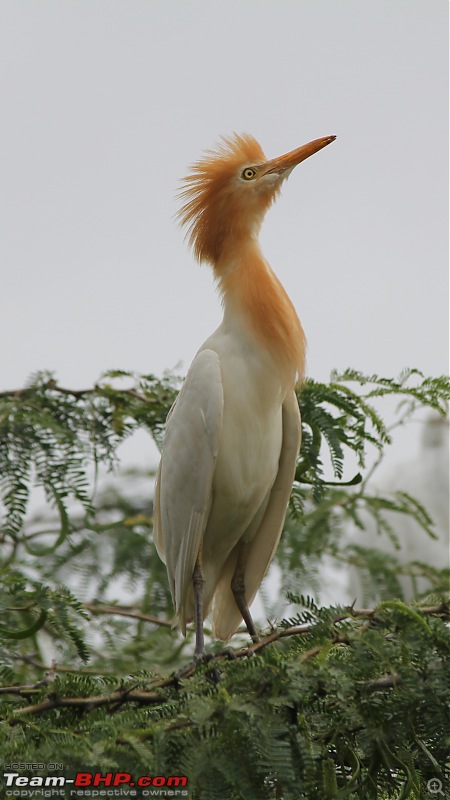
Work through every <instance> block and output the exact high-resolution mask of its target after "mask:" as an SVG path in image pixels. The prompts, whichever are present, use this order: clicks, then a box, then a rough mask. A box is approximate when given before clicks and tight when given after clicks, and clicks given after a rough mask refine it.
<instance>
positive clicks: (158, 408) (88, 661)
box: [0, 370, 450, 800]
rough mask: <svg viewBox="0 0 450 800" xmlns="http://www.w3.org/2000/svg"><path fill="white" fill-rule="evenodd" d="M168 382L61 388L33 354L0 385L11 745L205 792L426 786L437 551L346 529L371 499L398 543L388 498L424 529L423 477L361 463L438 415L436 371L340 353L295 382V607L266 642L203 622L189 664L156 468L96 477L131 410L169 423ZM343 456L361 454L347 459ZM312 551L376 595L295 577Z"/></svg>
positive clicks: (0, 667)
mask: <svg viewBox="0 0 450 800" xmlns="http://www.w3.org/2000/svg"><path fill="white" fill-rule="evenodd" d="M179 385H180V381H179V380H178V379H177V378H175V377H173V376H166V377H164V378H163V380H158V379H156V378H155V377H154V376H151V375H150V376H136V375H134V374H132V373H127V372H123V371H116V372H112V373H108V374H107V375H105V376H103V378H102V379H101V380H100V381H99V383H98V384H97V385H96V386H95V387H93V388H90V389H86V390H78V389H74V390H69V389H66V388H64V387H61V386H59V385H58V383H57V381H56V380H55V378H54V377H53V376H52V375H51V374H49V373H41V374H38V375H36V376H34V377H33V378H32V380H31V381H30V383H29V385H28V386H26V387H25V388H23V389H20V390H17V391H12V392H6V391H5V392H2V393H0V490H1V501H2V504H3V510H4V519H3V525H2V531H1V534H0V547H1V551H0V553H1V563H0V607H1V610H2V613H1V618H0V674H1V677H2V683H3V688H2V687H0V715H1V719H3V720H4V724H3V725H2V726H1V727H0V748H1V752H2V754H3V757H4V760H5V761H6V760H7V761H11V762H13V761H19V762H20V761H23V760H24V757H25V753H26V758H27V760H29V761H38V762H46V761H47V762H53V763H54V762H55V761H56V762H60V761H63V760H64V761H65V762H67V764H68V765H70V773H71V774H72V773H75V772H76V771H77V770H82V771H85V770H88V771H89V770H90V769H92V770H97V771H110V770H114V769H117V770H121V769H124V768H126V770H127V772H130V773H132V774H135V775H138V774H147V775H152V774H153V775H155V774H177V775H187V776H188V777H189V796H191V797H192V798H207V800H212V799H213V798H215V797H217V798H219V797H220V798H230V800H239V798H244V797H245V798H248V797H252V798H253V797H255V798H261V799H262V800H263V798H279V799H280V798H285V800H289V799H290V798H296V799H297V798H302V797H304V798H311V799H314V798H335V797H336V798H344V797H349V798H351V797H355V798H364V799H365V798H388V797H392V798H394V797H405V798H406V797H411V798H422V797H423V798H426V797H428V796H429V795H428V792H427V788H426V784H427V781H428V780H429V779H430V778H439V779H440V780H442V782H443V783H444V779H445V774H444V773H445V768H446V760H447V759H448V734H447V731H448V714H447V710H446V709H447V708H448V707H449V700H450V697H449V686H450V681H449V655H450V636H449V631H448V627H447V625H446V623H447V622H448V621H449V619H450V612H449V607H448V604H447V602H446V600H445V597H444V594H443V593H444V592H445V591H446V587H447V585H448V569H447V570H446V569H445V568H444V569H435V568H434V569H433V568H431V567H429V566H428V565H426V564H410V565H408V564H406V565H405V564H402V565H401V566H400V565H399V564H398V563H397V562H396V559H395V556H393V555H392V553H389V554H387V553H383V552H382V551H381V550H378V549H377V548H376V542H371V546H370V547H364V546H363V545H360V544H355V543H352V544H349V543H348V542H346V541H345V539H344V538H343V535H344V532H345V529H346V526H348V524H349V523H352V524H353V525H354V526H356V527H357V528H359V529H363V528H364V527H365V526H366V524H367V519H368V518H372V519H373V520H375V522H376V524H377V527H378V529H379V530H381V531H384V532H385V533H386V534H387V535H389V536H390V537H391V538H392V539H393V541H394V542H395V539H396V533H395V525H394V524H393V523H392V513H394V514H395V515H407V516H408V517H410V518H412V519H414V520H416V522H417V524H418V525H419V526H420V527H421V529H422V530H423V532H424V535H429V536H433V535H434V527H433V521H432V520H431V519H430V517H429V515H428V512H427V510H426V509H425V508H423V507H422V506H421V504H420V503H419V502H418V501H417V500H416V499H415V498H413V497H410V496H409V495H408V494H405V493H401V492H397V493H389V494H386V495H380V494H379V493H375V492H374V491H373V490H372V488H371V481H370V480H369V478H370V476H371V474H372V473H373V470H374V469H375V468H376V466H377V464H378V463H379V460H380V458H381V457H382V456H383V454H384V452H385V449H386V446H387V445H388V444H389V442H390V439H391V435H392V430H393V427H395V425H400V424H401V425H404V424H406V423H407V422H408V421H409V419H410V418H411V417H412V416H413V415H414V414H415V413H416V412H417V411H418V410H419V409H423V408H432V409H434V410H435V411H438V412H439V413H441V414H442V415H444V414H445V411H446V407H447V403H448V399H449V395H450V387H449V381H448V379H447V378H432V379H430V378H425V377H424V376H423V375H422V374H421V373H420V372H418V371H417V370H409V371H407V372H405V373H403V374H402V375H401V376H400V378H399V379H396V380H394V379H386V378H379V377H377V376H372V377H370V378H368V377H365V376H363V375H361V374H360V373H358V372H356V371H350V370H348V371H347V372H346V373H344V374H343V375H339V376H338V375H333V376H332V379H331V382H330V383H329V384H324V383H319V382H317V381H312V380H308V381H307V382H306V383H305V385H304V386H303V388H302V392H301V394H300V396H299V402H300V406H301V411H302V421H303V442H302V450H301V454H300V458H299V462H298V467H297V473H296V482H295V484H294V489H293V492H292V497H291V504H290V510H289V514H288V518H287V522H286V527H285V533H284V536H283V539H282V543H281V545H280V548H279V551H278V554H277V565H278V568H279V571H280V575H281V581H282V584H283V587H284V588H285V590H287V591H290V595H289V600H290V603H291V605H290V607H289V614H290V615H292V616H291V617H290V618H289V619H285V620H283V621H282V622H281V623H279V624H278V625H275V624H274V625H273V626H272V628H271V629H270V631H269V633H266V635H265V636H263V637H262V639H261V641H260V642H259V643H257V644H253V645H250V646H245V645H246V641H247V640H246V639H245V637H244V638H242V636H240V635H238V636H237V637H236V639H233V642H232V644H233V647H234V651H233V652H234V656H235V658H232V659H229V658H227V657H226V656H225V655H222V654H221V650H220V645H219V644H218V643H212V644H211V645H210V650H211V652H212V653H214V656H213V658H212V660H211V661H210V662H209V663H206V664H204V665H201V666H199V667H197V669H194V668H193V667H191V666H189V665H188V666H187V667H186V663H187V662H188V660H189V657H190V654H191V653H192V649H193V645H192V641H191V635H192V634H191V633H189V634H188V637H187V639H186V640H183V639H181V638H180V636H179V634H178V633H177V632H176V631H173V630H172V629H171V624H170V619H171V614H172V609H171V601H170V595H169V593H168V587H167V580H166V575H165V568H164V565H162V564H161V562H160V561H159V559H158V557H157V556H156V554H155V550H154V548H153V547H151V546H150V545H149V539H151V531H152V506H151V500H150V496H151V490H150V486H151V484H150V480H151V478H150V475H146V474H142V473H141V472H139V471H136V470H130V471H128V473H124V474H122V475H121V476H120V478H119V477H112V478H109V479H108V480H106V479H105V478H102V479H99V474H101V471H102V470H104V469H105V468H106V469H109V470H111V469H113V468H114V470H115V471H116V473H114V472H113V473H112V475H113V476H114V474H117V468H118V464H119V455H118V448H119V447H120V445H121V444H122V443H123V442H124V441H125V440H126V439H127V438H129V437H130V436H131V435H132V434H133V433H134V432H135V431H136V430H138V429H144V430H146V431H147V432H148V433H149V434H150V435H151V436H152V437H153V438H154V439H155V440H156V441H157V442H160V437H161V433H162V431H163V427H164V420H165V417H166V415H167V412H168V410H169V408H170V405H171V404H172V402H173V400H174V398H175V397H176V393H177V389H178V388H179ZM391 397H394V398H396V399H397V400H400V401H401V403H400V406H399V411H398V416H397V417H396V420H395V422H394V424H393V425H391V426H389V428H388V427H387V426H386V423H385V422H384V421H383V419H382V417H381V412H380V410H379V408H380V406H381V405H382V403H383V401H385V399H386V398H391ZM348 464H350V465H351V466H350V469H353V465H355V470H357V472H356V474H353V473H352V472H351V471H350V473H349V474H348V475H345V480H344V470H347V471H348V470H349V467H348V466H347V465H348ZM36 487H37V489H38V491H39V492H40V493H41V496H43V497H45V501H46V506H45V508H44V510H40V511H39V512H38V511H32V510H30V498H32V497H33V492H34V491H36ZM324 555H327V556H328V557H333V558H335V559H336V560H338V561H340V562H347V563H352V564H354V565H356V566H357V567H359V568H360V569H362V570H364V571H365V572H366V573H367V574H368V575H370V576H371V577H372V579H373V581H374V582H375V583H376V587H377V593H378V596H379V597H380V598H382V599H381V601H380V602H378V603H377V604H376V605H375V606H374V607H373V608H371V609H365V610H360V611H358V610H356V609H354V608H345V609H344V608H339V607H329V608H318V607H317V606H316V604H315V602H314V601H313V600H312V599H311V598H306V599H305V598H303V597H301V596H299V594H298V586H299V585H302V581H303V580H304V577H305V574H313V573H314V570H315V569H317V565H318V563H319V561H320V559H321V558H322V557H323V556H324ZM418 571H419V572H420V574H422V575H424V576H425V578H426V580H427V592H426V594H428V597H426V596H424V595H423V594H422V597H417V598H416V601H415V602H413V603H405V602H404V601H403V600H402V599H401V596H402V586H401V585H400V583H399V580H398V577H399V573H400V572H403V573H404V574H411V575H416V574H417V572H418ZM113 592H114V594H113ZM124 593H125V594H126V596H127V597H128V598H129V599H130V601H131V604H130V602H129V603H128V605H127V606H124V605H120V597H121V596H122V597H123V595H124ZM118 601H119V602H118ZM279 608H284V611H285V612H286V601H285V600H283V605H282V606H280V607H279ZM279 608H276V609H274V608H273V607H272V608H271V606H270V604H268V605H267V609H268V610H269V613H270V611H271V610H272V612H275V615H277V614H278V613H279ZM271 616H272V618H273V613H272V614H271ZM55 654H56V656H57V659H58V665H56V664H54V663H52V664H51V663H50V662H51V658H52V657H53V656H54V655H55ZM176 670H178V673H176V672H175V671H176ZM180 670H181V671H180ZM66 777H70V775H69V772H67V773H66Z"/></svg>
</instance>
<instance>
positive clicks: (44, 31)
mask: <svg viewBox="0 0 450 800" xmlns="http://www.w3.org/2000/svg"><path fill="white" fill-rule="evenodd" d="M447 16H448V4H447V2H446V0H432V2H431V1H430V0H396V2H392V0H340V2H336V0H314V1H313V0H284V2H275V0H270V2H269V0H245V2H242V0H226V2H224V1H222V0H216V1H215V2H210V0H189V2H183V0H171V1H170V0H120V1H119V0H89V2H87V1H84V0H72V1H69V0H39V2H24V0H2V2H1V3H0V116H1V119H0V158H1V166H0V173H1V177H0V227H1V234H0V265H1V267H0V269H1V274H2V289H3V291H2V303H1V316H0V336H1V341H2V343H3V347H2V353H3V355H2V359H1V384H2V385H1V387H0V388H1V389H12V388H18V387H20V386H22V385H23V384H24V382H25V380H26V379H27V378H28V376H29V375H30V373H32V372H35V371H36V370H38V369H51V370H54V371H55V372H56V374H57V376H58V380H59V382H60V383H61V384H63V385H66V386H69V387H75V388H80V387H85V386H89V385H91V384H92V383H93V382H94V381H95V380H96V379H97V378H98V376H99V375H100V373H101V372H103V371H104V370H106V369H110V368H116V367H117V368H124V369H133V370H137V371H139V372H143V373H148V372H154V373H156V374H161V373H162V372H163V370H165V369H167V368H174V367H176V366H177V365H180V364H181V366H179V368H178V369H179V371H180V373H184V372H185V371H186V370H187V368H188V366H189V363H190V361H191V360H192V358H193V356H194V354H195V352H196V350H197V348H198V347H199V346H200V344H201V343H202V341H203V340H204V339H205V338H206V337H207V336H208V335H209V334H210V333H211V331H212V330H213V329H214V328H215V327H216V326H217V325H218V324H219V322H220V319H221V309H220V304H219V302H218V299H217V296H216V294H215V290H214V285H213V281H212V277H211V274H210V271H209V269H208V268H207V267H202V268H200V267H198V266H197V265H196V264H195V263H194V260H193V258H192V256H191V254H190V253H189V251H188V249H187V246H186V244H185V243H184V241H183V234H182V233H181V232H180V230H179V229H178V228H177V226H176V224H175V222H174V220H173V215H174V213H175V211H176V208H177V204H176V201H175V199H174V198H175V194H176V190H177V186H178V184H179V179H180V178H181V177H182V176H183V175H185V174H186V171H187V167H188V165H189V164H190V163H192V162H193V161H195V160H196V159H197V158H198V157H199V156H200V154H201V151H202V150H203V149H205V148H207V147H210V146H211V145H213V144H214V143H215V142H216V141H217V139H218V137H219V136H220V135H221V134H229V133H231V132H232V131H237V132H241V131H247V132H249V133H252V134H253V135H254V136H256V138H258V140H259V141H260V142H261V144H262V146H263V149H264V150H265V152H266V154H267V156H268V157H274V156H276V155H280V154H281V153H284V152H286V151H288V150H291V149H293V148H294V147H297V146H299V145H301V144H303V143H305V142H307V141H309V140H310V139H315V138H318V137H320V136H325V135H329V134H336V135H337V137H338V138H337V140H336V142H334V143H333V144H331V145H330V146H329V147H327V148H326V149H325V150H324V151H322V152H320V153H318V154H316V155H315V156H313V157H312V158H311V159H309V160H308V161H307V162H305V163H304V164H302V165H300V166H299V167H298V168H297V169H296V170H295V171H294V172H293V174H292V175H291V177H290V179H289V181H288V183H287V184H285V188H284V190H283V194H282V196H281V197H280V199H279V200H278V202H277V204H276V206H274V207H273V208H272V209H271V210H270V212H269V214H268V217H267V219H266V222H265V225H264V227H263V232H262V236H261V240H262V246H263V250H264V252H265V254H266V256H267V257H268V259H269V261H270V263H271V265H272V266H273V268H274V269H275V271H276V272H277V274H278V275H279V277H280V278H281V280H282V282H283V284H284V285H285V287H286V289H287V290H288V292H289V294H290V296H291V297H292V299H293V301H294V304H295V306H296V308H297V310H298V312H299V315H300V318H301V320H302V323H303V326H304V328H305V331H306V334H307V337H308V342H309V350H308V372H309V374H310V375H311V376H312V377H316V378H319V379H327V378H328V377H329V373H330V371H331V369H333V368H338V369H343V368H345V367H347V366H352V367H355V368H359V369H361V370H362V371H364V372H366V373H372V372H378V373H380V374H382V375H386V376H389V375H397V374H398V373H399V372H400V370H401V369H402V368H403V367H405V366H417V367H419V368H420V369H422V370H423V371H424V372H426V373H427V374H429V375H437V374H441V373H443V372H446V371H447V369H448V314H447V303H448V293H447V284H448V277H447V227H448V203H447V176H448V158H447V148H448V121H447V95H448V79H447V35H448V25H447Z"/></svg>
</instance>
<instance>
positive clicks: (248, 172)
mask: <svg viewBox="0 0 450 800" xmlns="http://www.w3.org/2000/svg"><path fill="white" fill-rule="evenodd" d="M242 177H243V179H244V181H252V180H253V178H255V177H256V169H253V168H252V167H246V168H245V169H244V171H243V173H242Z"/></svg>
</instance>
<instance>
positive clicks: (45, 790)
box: [3, 772, 188, 800]
mask: <svg viewBox="0 0 450 800" xmlns="http://www.w3.org/2000/svg"><path fill="white" fill-rule="evenodd" d="M3 777H4V779H5V783H6V796H7V797H28V798H40V797H57V796H58V795H59V796H61V795H60V792H59V791H58V790H62V789H64V790H65V793H64V797H74V798H76V797H87V796H88V797H89V798H97V797H118V798H123V800H125V798H128V797H133V798H139V800H141V798H146V797H187V794H188V793H187V790H186V788H185V787H186V786H187V782H188V779H187V778H186V777H185V776H184V775H169V776H166V775H153V776H150V775H141V776H140V777H139V778H136V779H134V778H133V777H132V775H131V774H130V773H129V772H106V773H105V774H102V773H101V772H77V774H76V775H75V778H66V777H65V776H63V775H51V776H50V775H48V776H45V777H43V776H38V775H36V776H34V777H33V778H29V777H28V776H27V775H20V774H19V773H18V772H4V773H3ZM55 790H56V791H55ZM85 790H87V791H85Z"/></svg>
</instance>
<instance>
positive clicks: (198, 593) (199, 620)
mask: <svg viewBox="0 0 450 800" xmlns="http://www.w3.org/2000/svg"><path fill="white" fill-rule="evenodd" d="M204 585H205V579H204V577H203V571H202V551H201V549H200V552H199V554H198V556H197V561H196V562H195V567H194V572H193V575H192V586H193V588H194V621H195V650H194V659H195V660H196V661H198V660H200V659H202V658H203V656H204V655H205V636H204V633H203V587H204Z"/></svg>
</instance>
